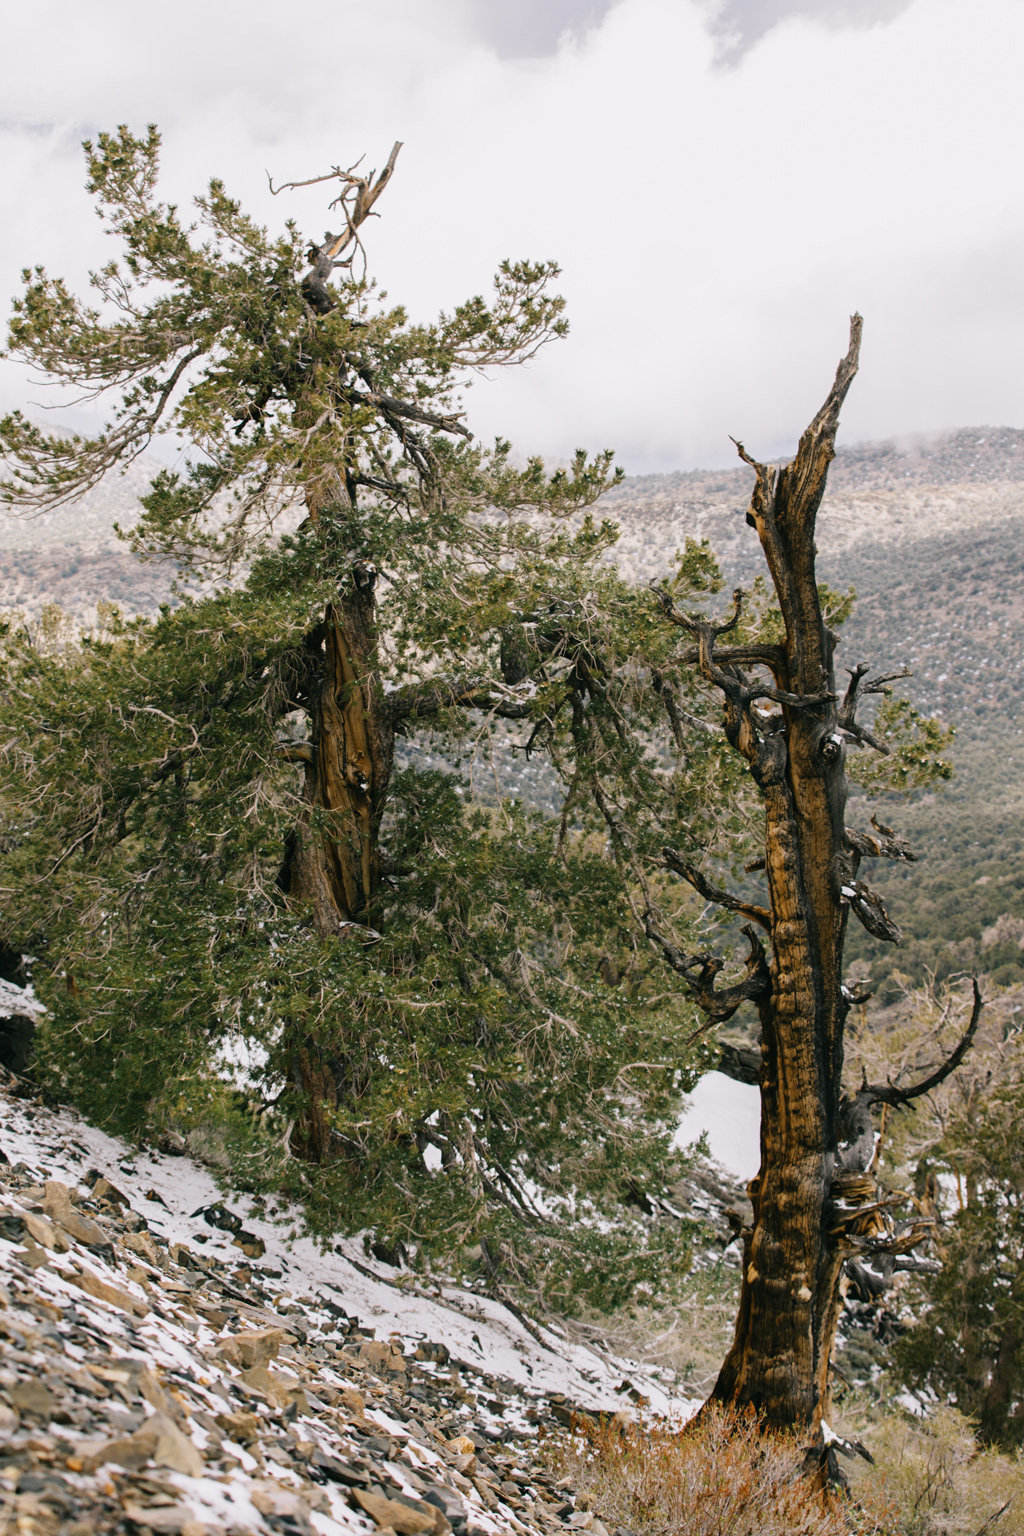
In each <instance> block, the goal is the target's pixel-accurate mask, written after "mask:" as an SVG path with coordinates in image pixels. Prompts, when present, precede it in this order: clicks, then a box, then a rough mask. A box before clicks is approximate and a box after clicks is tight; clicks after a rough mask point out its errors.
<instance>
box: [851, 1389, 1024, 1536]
mask: <svg viewBox="0 0 1024 1536" xmlns="http://www.w3.org/2000/svg"><path fill="white" fill-rule="evenodd" d="M856 1432H857V1433H858V1434H861V1435H862V1436H863V1438H864V1440H865V1441H866V1443H867V1445H868V1447H869V1449H870V1450H871V1453H872V1455H873V1456H874V1458H875V1465H874V1466H873V1467H866V1468H864V1470H863V1471H862V1472H860V1473H859V1475H858V1476H857V1481H856V1484H855V1488H854V1492H855V1494H856V1495H858V1496H859V1495H860V1493H861V1492H862V1490H863V1491H864V1493H865V1494H866V1496H867V1497H871V1496H872V1495H873V1494H875V1493H876V1492H878V1491H879V1490H882V1491H884V1493H885V1494H886V1495H887V1496H888V1497H889V1498H890V1499H892V1501H893V1503H894V1505H895V1506H896V1510H897V1519H898V1528H899V1530H900V1531H901V1532H903V1533H905V1536H977V1533H979V1532H981V1531H984V1532H985V1536H989V1533H990V1532H991V1536H1024V1458H1022V1457H1021V1455H1019V1454H1018V1455H1017V1456H1006V1455H1001V1454H1000V1453H999V1452H998V1451H994V1450H986V1449H984V1448H983V1447H982V1446H981V1445H979V1443H978V1441H977V1439H976V1438H975V1435H974V1431H973V1429H972V1427H971V1424H970V1421H969V1420H968V1419H966V1418H965V1417H964V1415H963V1414H961V1413H958V1412H957V1411H956V1409H955V1408H936V1409H934V1410H933V1411H932V1412H931V1413H929V1415H928V1417H927V1418H926V1419H914V1418H911V1416H910V1415H909V1414H895V1413H886V1414H885V1415H884V1416H883V1417H882V1418H881V1419H878V1420H876V1421H875V1422H874V1423H873V1424H870V1425H867V1426H865V1427H864V1428H863V1429H861V1428H859V1427H858V1429H857V1431H856ZM1004 1505H1008V1507H1007V1508H1005V1509H1003V1506H1004ZM1000 1510H1002V1511H1003V1512H1002V1513H1001V1514H999V1513H998V1512H999V1511H1000Z"/></svg>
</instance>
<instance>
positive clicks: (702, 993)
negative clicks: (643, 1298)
mask: <svg viewBox="0 0 1024 1536" xmlns="http://www.w3.org/2000/svg"><path fill="white" fill-rule="evenodd" d="M860 336H861V320H860V316H854V317H853V320H852V321H851V332H850V346H849V351H848V352H847V355H846V357H845V358H844V359H843V361H842V362H841V363H840V365H839V368H838V371H837V374H836V379H835V383H834V385H833V387H832V389H831V391H830V392H829V395H828V398H827V399H826V401H825V403H824V405H823V406H822V408H821V410H820V411H819V412H818V414H817V415H816V416H815V418H814V420H813V421H812V422H811V424H810V426H809V427H808V428H807V430H806V432H805V433H804V434H803V437H802V438H801V440H800V444H799V448H798V450H797V454H796V457H795V458H794V459H793V461H792V462H791V463H790V464H788V465H786V466H785V467H784V468H781V469H780V468H777V467H774V466H768V465H765V464H759V463H757V462H756V461H755V460H753V459H752V458H751V457H750V456H749V455H748V454H747V453H746V452H745V450H744V449H743V447H742V445H740V446H739V452H740V455H741V457H742V458H743V459H744V461H745V462H746V463H747V464H749V465H750V466H751V467H752V468H753V470H754V472H755V474H756V477H757V478H756V483H755V486H754V491H753V496H752V500H751V504H750V511H749V513H748V515H747V521H748V523H749V524H750V525H751V526H752V527H753V528H754V529H755V530H756V532H757V535H758V538H759V539H760V541H761V547H762V550H763V552H764V557H765V560H766V562H767V565H768V570H769V572H770V575H771V580H772V584H773V586H774V590H775V596H776V600H777V603H778V614H777V618H778V619H780V620H781V625H780V632H779V633H778V634H777V635H775V636H767V637H762V638H756V637H755V638H754V639H750V640H747V641H746V642H744V639H743V638H742V637H740V638H739V639H737V640H736V641H735V643H729V642H728V640H726V639H725V637H727V636H730V634H731V633H732V632H735V631H736V630H737V629H738V626H739V625H740V620H741V615H742V611H743V606H744V594H743V593H742V592H737V593H736V594H735V602H734V610H733V613H732V614H731V615H730V616H729V617H728V618H726V619H724V620H723V621H721V622H715V621H712V620H711V619H709V618H707V617H706V616H704V615H702V614H699V613H687V612H684V611H682V610H681V609H680V608H679V606H678V605H677V602H676V598H675V595H674V594H673V593H672V591H671V590H670V589H669V588H667V587H664V586H663V587H660V588H659V589H658V590H657V596H658V598H659V600H660V603H661V607H662V612H663V613H664V615H665V617H666V619H668V620H669V621H670V622H671V623H672V624H673V625H675V626H678V627H679V628H681V629H682V630H683V631H684V632H685V633H686V634H687V635H689V636H691V637H692V639H693V641H695V642H696V643H695V644H693V645H691V646H690V647H689V648H688V649H687V650H686V651H684V652H683V653H682V654H681V655H677V657H676V658H675V661H676V664H677V665H679V664H681V663H686V662H689V663H690V664H696V665H697V667H698V668H699V670H700V675H701V676H702V678H703V679H704V680H705V682H706V683H707V684H709V685H711V686H712V687H713V688H714V690H715V691H716V692H717V693H718V695H719V697H720V698H721V701H722V707H723V711H724V728H725V735H726V737H727V739H728V741H729V744H730V746H731V747H732V749H733V750H734V752H735V753H737V754H738V755H739V757H740V758H741V759H743V760H744V761H745V762H746V764H747V765H748V768H749V773H750V776H751V778H752V780H753V783H754V785H755V786H756V791H757V794H758V797H759V799H760V802H761V805H762V808H763V815H764V857H763V860H760V861H757V862H756V863H755V864H752V865H751V866H748V870H749V871H750V872H753V871H755V870H756V869H761V870H763V871H764V878H765V879H766V882H767V891H766V893H765V895H764V897H763V898H762V899H760V900H751V899H747V900H741V899H739V898H738V897H734V896H731V895H729V894H728V893H727V892H726V891H725V890H723V889H720V888H718V887H716V886H714V885H712V884H711V883H710V881H709V880H708V879H707V878H706V876H705V875H704V874H703V873H702V872H701V870H700V869H699V868H698V866H697V865H696V864H694V863H692V862H690V861H689V860H688V859H687V858H686V857H684V856H683V855H681V854H680V853H679V852H678V851H677V850H676V849H673V848H670V847H666V848H665V849H664V850H663V859H664V863H665V866H666V867H667V868H668V869H671V870H674V871H675V872H676V873H677V874H678V875H679V876H680V877H682V879H683V880H685V881H686V882H688V883H689V884H690V885H692V886H693V887H694V888H695V889H696V890H697V891H698V892H699V894H700V895H701V896H702V897H704V899H705V900H707V901H710V902H713V903H718V904H720V905H721V906H722V907H724V908H725V909H726V910H728V911H731V912H734V913H738V914H740V915H742V916H744V917H745V918H746V919H747V924H748V926H747V928H746V933H747V938H748V941H749V951H750V952H749V958H748V960H747V963H746V974H745V976H744V977H743V979H742V980H741V981H740V982H738V983H736V984H735V985H733V986H731V987H726V986H722V987H718V986H717V985H716V977H717V976H718V974H719V973H720V971H721V969H722V964H721V962H720V961H718V960H716V959H715V958H714V957H713V956H711V955H710V954H707V953H704V954H701V955H698V956H686V955H683V954H681V953H680V952H679V951H678V949H677V948H676V947H675V946H673V945H672V944H671V943H669V942H667V941H666V940H665V938H664V936H663V935H662V934H661V933H660V931H659V925H658V917H657V912H656V910H655V909H654V907H653V905H651V904H649V905H648V907H647V909H646V911H645V912H644V914H643V917H644V922H645V927H646V930H647V933H648V936H649V938H650V939H651V940H652V941H653V942H655V943H656V944H658V945H659V946H660V948H661V949H662V952H663V954H664V956H665V959H666V960H667V961H668V963H669V965H670V966H671V967H673V969H675V970H676V971H677V973H678V974H680V975H682V976H684V977H685V976H688V977H690V978H691V982H692V987H693V992H694V996H695V998H696V1001H697V1002H698V1004H699V1005H700V1006H701V1007H702V1008H703V1009H704V1010H705V1011H706V1013H707V1014H708V1015H709V1016H710V1017H711V1018H713V1019H716V1020H719V1021H722V1020H725V1019H728V1018H730V1017H731V1016H732V1015H733V1013H735V1011H736V1009H737V1008H738V1007H739V1006H740V1004H741V1003H742V1002H744V1001H750V1002H752V1003H753V1004H754V1005H755V1007H756V1009H757V1013H758V1018H759V1021H760V1046H761V1050H760V1062H759V1065H758V1072H757V1080H758V1082H759V1085H760V1090H761V1167H760V1171H759V1173H758V1175H757V1177H756V1178H755V1179H754V1180H753V1182H752V1184H751V1187H750V1194H751V1199H752V1202H753V1212H754V1215H753V1226H752V1229H750V1230H748V1231H746V1232H745V1234H744V1260H743V1282H742V1290H741V1298H740V1307H739V1316H738V1320H737V1327H736V1338H735V1342H734V1344H733V1346H732V1349H731V1350H730V1352H729V1355H728V1358H727V1359H726V1361H725V1364H724V1366H723V1368H722V1371H721V1374H720V1376H719V1379H718V1382H717V1384H716V1386H715V1389H714V1393H713V1399H717V1400H720V1401H724V1402H733V1403H738V1404H752V1405H753V1406H754V1407H755V1408H757V1409H758V1410H759V1412H760V1413H761V1414H763V1416H764V1418H765V1420H766V1421H767V1422H768V1423H769V1424H774V1425H779V1426H790V1427H798V1428H800V1429H807V1430H809V1431H810V1432H811V1434H812V1436H816V1437H818V1441H819V1444H820V1443H821V1438H822V1424H823V1422H825V1423H827V1420H828V1418H829V1415H830V1361H831V1354H832V1348H833V1344H834V1341H835V1333H836V1325H837V1320H838V1314H839V1309H840V1306H841V1302H840V1295H839V1279H840V1273H841V1271H842V1269H843V1266H844V1264H846V1263H847V1261H850V1260H855V1259H859V1260H861V1261H872V1262H873V1263H874V1264H875V1265H876V1266H879V1265H887V1266H888V1268H889V1272H890V1273H891V1265H892V1259H893V1256H894V1255H897V1254H903V1253H907V1252H909V1251H910V1250H911V1249H912V1248H913V1247H915V1246H916V1245H917V1244H918V1243H920V1242H921V1241H922V1240H923V1239H924V1237H925V1236H926V1235H927V1231H928V1227H927V1224H922V1223H920V1222H909V1223H902V1224H901V1225H899V1226H897V1224H896V1223H895V1222H894V1221H893V1220H892V1219H891V1214H890V1211H889V1209H888V1207H889V1206H890V1205H891V1204H892V1203H893V1202H891V1201H889V1200H887V1199H886V1197H885V1195H884V1193H883V1192H880V1191H879V1189H878V1186H877V1184H876V1182H875V1178H874V1175H873V1173H872V1164H873V1160H874V1149H875V1137H874V1134H873V1129H872V1122H871V1115H870V1111H871V1108H872V1106H873V1105H875V1104H888V1105H890V1106H893V1107H899V1106H901V1105H904V1104H907V1103H909V1102H910V1101H911V1100H913V1099H914V1098H916V1097H919V1096H920V1095H921V1094H923V1093H926V1092H928V1091H929V1089H931V1088H932V1087H934V1086H936V1085H937V1084H938V1083H939V1082H941V1081H942V1080H943V1079H944V1078H945V1077H947V1076H948V1075H949V1073H950V1072H952V1071H953V1070H954V1069H955V1067H956V1066H957V1065H958V1064H959V1062H960V1061H961V1060H962V1058H963V1055H964V1053H965V1051H966V1050H967V1048H968V1046H969V1044H970V1042H971V1039H972V1038H973V1035H974V1032H975V1030H976V1028H977V1023H978V1018H979V1014H980V1010H981V1001H980V996H979V994H978V989H977V983H975V988H974V1007H973V1010H972V1013H971V1019H970V1023H969V1026H968V1028H967V1032H966V1034H965V1036H964V1038H963V1039H962V1040H961V1042H960V1044H959V1046H958V1047H957V1049H956V1051H954V1052H953V1054H952V1056H951V1057H950V1058H949V1059H948V1060H947V1061H946V1062H944V1063H943V1064H942V1065H941V1066H940V1067H939V1068H937V1070H936V1071H935V1072H934V1073H933V1074H931V1075H930V1077H929V1078H928V1079H927V1080H926V1081H925V1082H923V1083H918V1084H916V1085H913V1086H910V1085H908V1086H907V1087H905V1088H900V1087H896V1086H893V1085H892V1084H885V1085H876V1086H871V1085H868V1084H867V1083H865V1084H864V1086H863V1088H861V1089H860V1090H859V1091H858V1092H856V1093H855V1094H852V1095H847V1096H845V1097H844V1093H843V1083H842V1071H843V1029H844V1025H845V1021H846V1018H847V1015H848V1013H849V1010H850V1008H851V1007H852V1006H853V1005H854V1004H855V1003H856V1002H859V1001H862V1000H863V996H864V995H863V993H862V992H859V991H858V990H856V989H850V988H848V987H846V986H845V985H844V984H843V941H844V935H845V932H846V925H847V922H848V920H849V916H850V914H851V912H852V913H853V914H854V916H855V917H857V918H858V919H859V921H860V922H861V923H863V925H864V927H865V928H866V929H867V930H868V932H869V933H871V934H872V935H874V936H875V937H876V938H879V939H883V940H889V941H896V942H898V940H899V938H900V931H899V929H898V927H897V926H896V925H895V923H893V922H892V920H891V919H890V918H889V916H888V914H887V913H886V912H885V910H884V907H883V906H882V903H881V901H880V900H879V898H878V896H877V895H876V893H875V892H873V891H872V890H871V888H870V886H868V885H867V884H866V883H865V882H864V881H863V880H862V879H861V878H860V864H861V861H862V859H864V858H893V859H908V858H913V857H914V855H913V854H912V852H911V850H910V849H909V848H908V846H907V844H906V842H905V841H904V840H903V839H902V838H900V837H899V836H897V835H896V834H895V833H894V832H893V831H892V830H891V829H890V828H887V827H884V826H882V825H880V824H879V823H878V822H877V821H875V822H873V830H870V831H868V830H857V829H852V828H850V827H848V826H847V825H846V804H847V793H848V779H847V752H848V750H849V749H850V748H851V747H854V748H864V749H869V750H873V751H877V752H881V753H883V754H886V753H888V752H889V747H888V746H887V745H886V743H885V742H884V741H883V740H882V739H881V736H880V734H876V732H878V731H880V726H879V725H878V724H876V725H875V730H871V729H869V728H868V727H867V726H866V725H865V724H864V723H861V722H859V721H858V718H857V714H858V707H859V706H860V705H861V704H862V702H863V701H864V699H865V696H866V695H871V694H877V693H880V692H883V693H884V691H885V690H886V689H887V688H888V687H889V685H890V684H891V682H892V681H893V678H892V676H889V677H879V678H876V679H874V680H873V681H872V680H870V679H869V677H868V675H867V674H868V671H869V669H868V667H866V666H864V665H857V666H855V667H854V668H853V669H852V671H850V673H849V678H850V681H849V684H848V686H847V688H846V690H845V692H844V693H843V694H842V695H841V696H840V694H839V693H838V692H837V689H836V680H835V666H834V652H835V648H836V645H837V643H838V636H837V634H836V633H835V631H834V630H833V629H832V628H831V627H830V625H829V624H828V622H827V621H826V616H825V611H824V603H823V594H822V591H821V590H820V589H819V584H818V581H817V579H816V575H815V553H816V551H815V543H814V528H815V519H816V515H817V512H818V509H819V507H820V505H821V500H822V496H823V494H824V491H825V482H826V476H827V472H828V466H829V464H830V462H831V460H832V458H833V457H834V453H835V436H836V429H837V427H838V424H839V412H840V408H841V406H842V403H843V400H844V399H845V397H846V394H847V391H848V390H849V387H850V384H851V383H852V381H853V378H854V375H855V373H856V371H857V362H858V353H859V348H860ZM901 675H902V674H901ZM890 713H892V712H890ZM895 713H896V715H897V716H898V715H899V713H900V711H898V710H897V711H896V712H895ZM916 734H917V736H918V737H919V747H920V741H921V740H923V741H925V742H926V743H927V745H929V746H931V747H934V746H935V745H941V733H938V735H937V734H936V730H935V728H934V726H933V725H931V724H930V723H929V722H923V721H921V722H919V728H918V730H917V732H916ZM904 757H906V752H905V748H904ZM919 766H920V769H921V770H923V772H924V774H925V776H927V773H928V770H929V763H928V755H927V752H925V753H923V754H922V755H921V757H920V760H919ZM897 777H899V776H897ZM761 934H763V935H765V936H766V938H767V940H768V942H769V944H770V948H771V958H770V960H769V959H768V958H767V957H766V955H765V951H764V947H763V942H762V938H761V936H760V935H761Z"/></svg>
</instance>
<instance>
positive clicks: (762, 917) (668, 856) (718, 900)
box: [661, 848, 771, 930]
mask: <svg viewBox="0 0 1024 1536" xmlns="http://www.w3.org/2000/svg"><path fill="white" fill-rule="evenodd" d="M661 856H662V858H663V859H664V860H665V864H666V866H667V868H669V869H671V870H672V872H673V873H674V874H677V875H680V876H681V877H682V879H684V880H685V881H687V883H688V884H690V885H692V886H693V888H694V890H695V891H696V892H697V894H698V896H703V898H704V900H705V901H713V902H714V903H715V905H716V906H719V907H725V909H726V910H727V911H728V912H739V913H740V914H741V916H743V917H749V918H751V919H752V920H753V921H754V922H755V923H759V924H760V925H761V927H762V928H764V929H766V930H768V929H770V928H771V913H770V912H769V911H768V908H767V907H759V906H754V905H753V904H752V903H750V902H748V901H742V900H741V899H740V897H738V896H730V894H729V892H728V891H723V890H721V889H720V888H719V887H718V886H717V885H712V884H711V882H710V881H709V880H707V879H705V877H704V875H702V874H701V872H700V870H699V869H698V868H697V867H696V865H695V864H690V863H689V862H688V861H687V860H686V859H684V858H683V857H682V856H681V855H680V854H678V853H677V852H676V851H675V849H674V848H663V849H662V850H661Z"/></svg>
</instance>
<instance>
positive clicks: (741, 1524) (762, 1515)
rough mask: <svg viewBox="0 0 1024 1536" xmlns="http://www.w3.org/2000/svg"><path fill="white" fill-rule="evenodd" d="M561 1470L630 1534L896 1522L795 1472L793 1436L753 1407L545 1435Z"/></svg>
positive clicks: (853, 1535) (762, 1534)
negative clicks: (690, 1419) (668, 1423)
mask: <svg viewBox="0 0 1024 1536" xmlns="http://www.w3.org/2000/svg"><path fill="white" fill-rule="evenodd" d="M547 1459H548V1460H549V1462H550V1464H551V1466H552V1468H553V1470H555V1471H556V1472H557V1474H558V1476H559V1477H568V1478H571V1479H572V1484H573V1486H574V1488H575V1489H576V1490H577V1493H578V1494H586V1495H588V1496H589V1503H590V1505H591V1507H592V1508H593V1510H594V1512H595V1514H596V1516H597V1517H598V1518H599V1519H600V1521H601V1522H602V1524H603V1525H604V1526H605V1527H606V1528H607V1529H608V1530H609V1531H616V1530H617V1529H620V1530H625V1531H629V1532H635V1533H637V1536H890V1533H894V1532H896V1531H898V1529H899V1527H898V1525H897V1523H896V1520H895V1518H894V1516H893V1512H892V1511H891V1510H889V1509H887V1508H885V1509H883V1507H882V1506H881V1504H879V1505H878V1513H877V1514H871V1513H869V1512H868V1510H867V1509H865V1508H863V1507H860V1505H859V1504H858V1505H853V1504H851V1503H850V1501H849V1500H848V1499H846V1498H845V1497H844V1496H842V1495H838V1496H832V1495H827V1496H823V1495H822V1494H821V1492H820V1491H818V1490H817V1489H816V1488H815V1487H814V1485H813V1483H812V1482H811V1481H810V1480H809V1479H807V1478H805V1477H802V1476H801V1475H800V1473H801V1468H802V1464H803V1451H802V1450H801V1448H800V1447H799V1445H798V1443H797V1442H796V1441H795V1440H791V1439H785V1438H782V1437H779V1436H774V1435H772V1436H767V1435H765V1434H763V1433H762V1431H761V1429H760V1428H759V1425H758V1421H757V1417H756V1415H754V1414H753V1413H743V1412H736V1411H734V1410H728V1409H724V1408H714V1409H713V1410H712V1411H711V1412H709V1413H708V1414H707V1415H706V1416H705V1417H704V1419H703V1420H702V1422H701V1424H700V1425H699V1426H698V1427H697V1428H689V1429H687V1430H686V1431H685V1432H676V1431H672V1430H669V1429H664V1428H652V1429H646V1428H644V1427H642V1426H638V1425H635V1424H631V1425H622V1426H620V1425H618V1424H603V1425H601V1426H599V1427H596V1428H591V1427H590V1426H589V1425H588V1426H587V1427H586V1428H585V1429H582V1430H577V1431H576V1432H575V1433H573V1434H572V1435H569V1436H560V1437H558V1438H557V1439H554V1438H552V1439H549V1440H548V1441H547Z"/></svg>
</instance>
